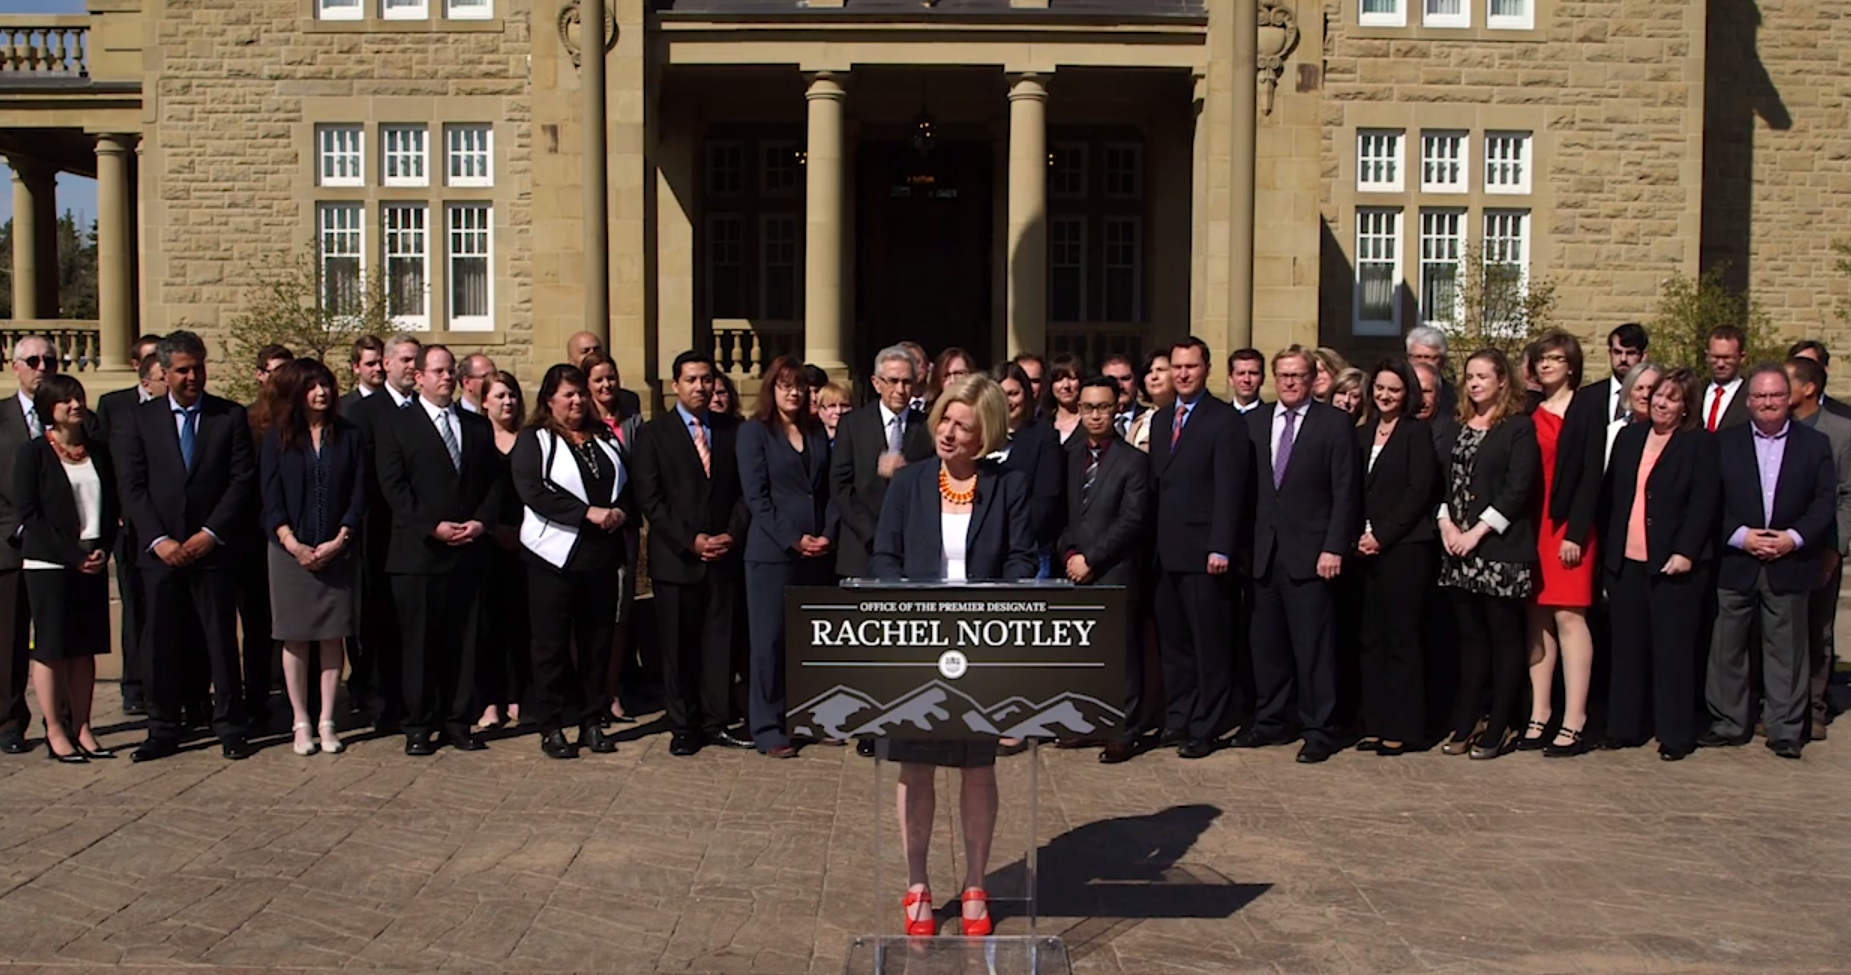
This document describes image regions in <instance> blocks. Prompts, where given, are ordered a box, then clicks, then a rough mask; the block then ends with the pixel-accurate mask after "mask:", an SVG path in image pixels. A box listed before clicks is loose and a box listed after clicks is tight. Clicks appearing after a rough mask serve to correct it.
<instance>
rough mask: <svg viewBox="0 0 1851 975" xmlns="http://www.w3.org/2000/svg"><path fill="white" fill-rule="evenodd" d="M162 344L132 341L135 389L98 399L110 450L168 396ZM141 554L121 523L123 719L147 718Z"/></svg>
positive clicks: (101, 431) (99, 427)
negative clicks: (140, 414)
mask: <svg viewBox="0 0 1851 975" xmlns="http://www.w3.org/2000/svg"><path fill="white" fill-rule="evenodd" d="M160 341H161V337H160V336H159V335H144V336H142V337H141V338H138V339H136V340H135V367H136V375H137V381H136V383H135V384H134V385H133V386H128V387H126V388H123V389H118V390H114V391H111V392H107V393H104V394H103V395H102V396H99V397H97V401H96V409H95V410H94V411H93V415H94V416H95V417H96V432H97V436H99V437H101V438H102V440H103V442H104V443H107V444H110V445H111V446H112V447H113V446H114V444H115V436H116V433H117V432H118V431H120V430H122V429H124V428H126V427H127V426H128V413H129V411H130V410H132V409H134V408H135V407H136V406H137V405H139V404H142V403H146V402H147V401H149V400H151V399H154V398H155V397H156V396H165V395H167V380H166V377H165V376H164V375H163V374H162V373H161V358H160V356H158V355H155V354H154V347H155V346H156V345H158V344H160ZM111 456H114V457H120V456H122V454H121V452H120V451H115V452H113V453H112V454H111ZM140 551H141V546H140V545H139V544H137V543H136V541H135V532H134V528H133V525H132V524H131V523H130V522H129V520H128V519H127V518H124V519H122V529H121V530H120V531H118V532H117V533H116V547H115V550H114V551H113V552H112V553H111V555H112V557H113V558H114V559H115V560H116V589H117V591H118V592H120V593H121V598H122V678H121V690H122V713H123V714H127V715H143V714H147V713H148V704H147V695H146V694H144V693H143V690H142V681H143V675H144V672H145V670H146V668H147V663H146V659H145V656H144V655H145V653H146V649H145V648H146V645H147V643H146V641H147V634H146V633H145V632H143V631H144V630H145V629H146V624H147V618H148V617H147V612H148V611H147V598H148V597H147V593H146V592H145V591H144V590H143V589H142V586H141V570H140V569H137V568H136V567H135V559H136V555H137V554H138V553H140Z"/></svg>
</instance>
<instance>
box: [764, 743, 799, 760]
mask: <svg viewBox="0 0 1851 975" xmlns="http://www.w3.org/2000/svg"><path fill="white" fill-rule="evenodd" d="M765 757H766V758H796V757H797V746H796V745H773V746H771V747H770V748H767V749H765Z"/></svg>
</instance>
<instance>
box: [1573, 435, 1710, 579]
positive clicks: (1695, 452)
mask: <svg viewBox="0 0 1851 975" xmlns="http://www.w3.org/2000/svg"><path fill="white" fill-rule="evenodd" d="M1651 429H1652V425H1651V424H1649V423H1629V424H1627V425H1626V426H1625V428H1623V429H1622V430H1620V435H1619V437H1617V438H1616V439H1615V440H1614V441H1613V459H1612V460H1611V462H1609V463H1608V465H1607V476H1606V478H1605V480H1604V481H1603V484H1602V487H1601V492H1600V512H1601V518H1600V524H1601V525H1602V527H1603V528H1604V533H1603V534H1602V536H1601V537H1602V539H1603V541H1602V545H1601V563H1602V564H1603V565H1605V566H1606V567H1607V569H1608V570H1609V571H1612V572H1618V571H1619V570H1620V566H1621V565H1622V564H1624V563H1625V561H1626V535H1627V530H1628V528H1629V527H1630V523H1631V520H1632V504H1633V496H1634V495H1635V494H1637V493H1638V487H1639V463H1640V461H1641V460H1643V459H1644V457H1645V438H1646V434H1648V433H1650V432H1651ZM1721 490H1722V476H1721V472H1720V471H1718V469H1717V458H1716V438H1715V437H1713V436H1711V435H1710V434H1708V433H1705V432H1704V430H1703V428H1702V427H1701V426H1699V427H1697V428H1696V429H1694V430H1687V431H1676V432H1673V433H1672V434H1671V439H1670V440H1668V441H1666V442H1665V449H1664V452H1663V453H1661V454H1659V455H1658V462H1657V463H1656V464H1653V465H1652V476H1651V477H1649V478H1647V479H1646V482H1645V552H1646V555H1645V561H1646V566H1647V568H1648V569H1650V571H1652V572H1657V571H1658V570H1659V569H1662V568H1664V565H1665V562H1666V561H1668V560H1669V559H1670V558H1671V556H1673V555H1682V556H1683V557H1685V558H1687V559H1689V560H1690V561H1691V563H1692V564H1693V565H1697V564H1701V563H1703V562H1705V561H1707V560H1709V559H1710V558H1712V557H1713V556H1714V555H1715V532H1716V503H1717V498H1718V495H1719V492H1720V491H1721Z"/></svg>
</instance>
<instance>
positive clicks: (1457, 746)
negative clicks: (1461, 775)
mask: <svg viewBox="0 0 1851 975" xmlns="http://www.w3.org/2000/svg"><path fill="white" fill-rule="evenodd" d="M1471 750H1472V739H1470V738H1448V739H1446V743H1445V744H1443V745H1441V746H1440V754H1442V755H1464V754H1466V753H1467V752H1469V751H1471Z"/></svg>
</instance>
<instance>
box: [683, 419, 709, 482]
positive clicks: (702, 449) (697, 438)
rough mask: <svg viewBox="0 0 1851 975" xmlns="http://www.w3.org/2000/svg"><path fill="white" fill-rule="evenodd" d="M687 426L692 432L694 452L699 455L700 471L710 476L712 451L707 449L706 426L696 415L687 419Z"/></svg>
mask: <svg viewBox="0 0 1851 975" xmlns="http://www.w3.org/2000/svg"><path fill="white" fill-rule="evenodd" d="M688 427H689V428H690V429H691V430H693V432H694V452H695V453H697V454H699V455H701V473H702V474H705V475H707V476H708V477H712V476H713V451H711V450H709V449H707V428H706V427H704V426H702V425H701V418H700V417H698V416H697V417H695V418H694V419H692V420H689V421H688Z"/></svg>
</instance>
